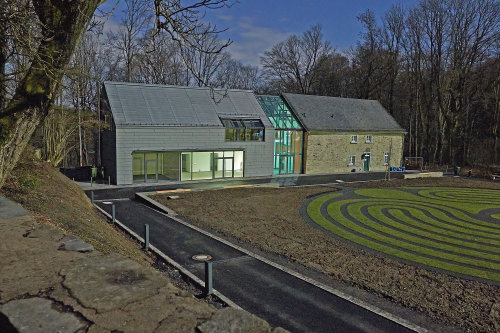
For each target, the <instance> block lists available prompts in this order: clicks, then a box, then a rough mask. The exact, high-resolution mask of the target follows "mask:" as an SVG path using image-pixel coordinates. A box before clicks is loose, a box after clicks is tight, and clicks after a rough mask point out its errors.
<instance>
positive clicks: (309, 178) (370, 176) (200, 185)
mask: <svg viewBox="0 0 500 333" xmlns="http://www.w3.org/2000/svg"><path fill="white" fill-rule="evenodd" d="M384 177H385V172H366V173H359V172H358V173H344V174H336V175H300V176H299V175H290V176H278V177H262V178H253V179H246V178H231V179H224V180H217V181H200V182H196V181H189V182H181V183H174V184H158V185H155V184H147V185H146V184H145V185H144V186H124V187H115V186H113V187H112V188H109V189H92V188H86V189H85V191H86V192H90V191H94V198H95V199H96V200H105V199H110V198H113V199H125V198H129V199H132V198H134V196H135V193H137V192H151V191H165V190H173V189H186V188H190V189H213V188H219V187H222V186H237V185H247V184H251V185H255V184H272V183H277V184H279V185H280V186H304V185H317V184H332V183H339V184H340V183H342V182H355V181H369V180H379V179H384ZM403 177H404V174H403V173H402V172H391V179H402V178H403ZM339 181H340V182H339Z"/></svg>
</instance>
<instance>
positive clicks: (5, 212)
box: [0, 196, 30, 219]
mask: <svg viewBox="0 0 500 333" xmlns="http://www.w3.org/2000/svg"><path fill="white" fill-rule="evenodd" d="M28 214H30V212H29V211H28V210H26V209H24V208H23V207H21V206H20V205H18V204H17V203H15V202H14V201H12V200H9V199H7V198H5V197H2V196H0V218H1V219H11V218H14V217H19V216H25V215H28Z"/></svg>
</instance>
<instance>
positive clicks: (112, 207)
mask: <svg viewBox="0 0 500 333" xmlns="http://www.w3.org/2000/svg"><path fill="white" fill-rule="evenodd" d="M111 217H112V223H113V224H115V219H116V208H115V204H113V205H112V206H111Z"/></svg>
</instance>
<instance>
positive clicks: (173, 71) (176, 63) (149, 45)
mask: <svg viewBox="0 0 500 333" xmlns="http://www.w3.org/2000/svg"><path fill="white" fill-rule="evenodd" d="M142 50H143V52H141V53H139V54H138V56H137V63H138V64H139V66H138V69H137V74H138V77H136V80H137V81H140V82H144V83H156V84H174V85H181V84H184V83H185V82H186V76H187V74H186V66H185V64H184V62H183V60H182V58H181V56H180V51H179V47H178V44H177V43H176V42H174V41H172V39H171V38H170V37H169V36H167V35H166V34H165V33H163V32H160V33H158V34H155V35H154V38H153V39H150V38H149V36H145V37H144V38H143V41H142Z"/></svg>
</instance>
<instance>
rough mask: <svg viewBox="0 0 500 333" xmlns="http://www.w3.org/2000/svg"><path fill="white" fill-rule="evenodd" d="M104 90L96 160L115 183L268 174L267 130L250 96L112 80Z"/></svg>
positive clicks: (267, 124)
mask: <svg viewBox="0 0 500 333" xmlns="http://www.w3.org/2000/svg"><path fill="white" fill-rule="evenodd" d="M103 90H104V91H103V98H102V102H101V103H102V109H103V110H104V114H105V115H106V114H107V117H106V121H107V122H108V124H109V130H107V131H106V132H104V133H103V135H102V140H101V161H102V164H103V166H104V171H105V175H106V177H108V176H110V177H111V180H112V182H114V183H115V184H132V183H133V182H158V181H160V180H171V181H179V180H199V179H217V178H233V177H234V178H237V177H243V176H245V177H253V176H269V175H271V174H272V163H273V150H272V144H271V141H270V140H269V139H268V138H273V137H274V127H273V126H272V125H271V123H270V122H269V119H268V118H267V116H266V115H265V114H264V112H263V111H262V108H261V107H260V105H259V103H258V102H257V99H256V98H255V96H254V94H253V92H252V91H244V90H227V91H226V90H212V89H209V88H188V87H177V86H163V85H148V84H135V83H116V82H105V83H104V89H103ZM105 110H108V112H106V111H105Z"/></svg>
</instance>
